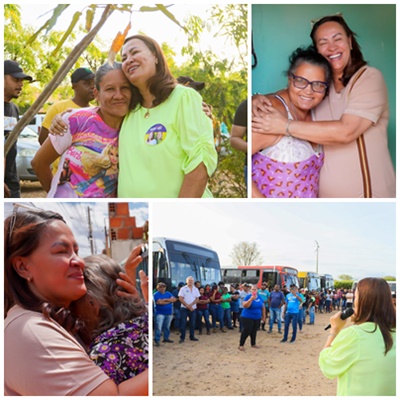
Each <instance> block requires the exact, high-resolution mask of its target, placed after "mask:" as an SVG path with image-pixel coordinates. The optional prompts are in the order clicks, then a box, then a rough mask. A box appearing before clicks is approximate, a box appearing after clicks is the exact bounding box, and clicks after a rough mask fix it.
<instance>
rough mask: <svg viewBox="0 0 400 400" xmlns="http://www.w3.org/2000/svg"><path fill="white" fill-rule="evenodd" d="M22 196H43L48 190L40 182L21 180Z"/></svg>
mask: <svg viewBox="0 0 400 400" xmlns="http://www.w3.org/2000/svg"><path fill="white" fill-rule="evenodd" d="M21 197H22V198H43V197H46V192H45V191H44V190H43V189H42V185H41V184H40V183H39V182H29V181H21Z"/></svg>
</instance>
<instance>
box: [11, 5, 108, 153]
mask: <svg viewBox="0 0 400 400" xmlns="http://www.w3.org/2000/svg"><path fill="white" fill-rule="evenodd" d="M112 12H113V9H112V8H111V4H107V6H106V8H105V9H104V12H103V14H102V16H101V18H100V21H99V22H98V23H97V25H96V26H95V27H94V28H93V29H92V30H91V31H90V32H89V33H88V34H87V35H86V36H85V37H84V38H83V39H82V40H81V41H80V42H79V43H78V44H77V45H76V46H75V47H74V49H73V50H72V51H71V53H70V55H69V56H68V57H67V58H66V59H65V61H64V63H63V65H62V66H61V67H60V69H59V70H58V71H57V72H56V74H55V75H54V77H53V79H52V80H51V81H50V83H49V84H48V86H47V87H46V89H45V90H44V91H43V92H42V93H41V94H40V95H39V97H38V98H37V99H36V101H35V102H34V103H33V104H32V105H31V107H29V109H28V111H27V112H26V113H25V114H24V116H23V117H22V118H21V119H20V120H19V121H18V123H17V125H15V127H14V129H13V130H12V132H11V133H10V135H9V136H8V138H7V140H6V142H5V144H4V157H6V156H7V154H8V152H9V151H10V149H11V147H12V146H13V144H14V143H15V142H16V141H17V139H18V135H19V134H20V133H21V131H22V129H24V128H25V126H27V125H28V123H29V121H31V120H32V118H33V117H34V116H35V115H36V114H37V113H38V112H39V110H40V108H41V107H42V106H43V104H44V103H45V102H46V100H47V99H48V98H49V97H50V96H51V94H52V93H53V92H54V90H55V89H56V88H57V86H58V85H59V84H60V83H61V82H62V81H63V79H64V78H65V76H66V75H67V74H68V72H69V71H70V70H71V68H72V66H73V65H74V64H75V63H76V61H77V60H78V58H79V57H80V55H81V54H82V53H83V52H84V50H85V49H86V48H87V47H88V46H89V44H90V43H91V42H92V41H93V39H94V38H95V37H96V35H97V33H98V32H99V30H100V29H101V28H102V27H103V25H104V24H105V22H106V21H107V19H108V17H109V16H110V15H111V13H112Z"/></svg>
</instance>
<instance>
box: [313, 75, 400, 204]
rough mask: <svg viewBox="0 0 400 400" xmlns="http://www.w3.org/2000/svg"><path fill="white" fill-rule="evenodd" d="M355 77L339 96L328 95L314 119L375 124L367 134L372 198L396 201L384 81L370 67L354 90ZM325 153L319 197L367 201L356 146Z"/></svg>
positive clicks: (331, 148)
mask: <svg viewBox="0 0 400 400" xmlns="http://www.w3.org/2000/svg"><path fill="white" fill-rule="evenodd" d="M355 76H356V74H355V75H354V76H353V77H352V79H351V80H350V82H349V84H348V85H347V86H346V87H345V88H344V89H343V90H342V91H341V92H340V93H336V91H335V89H334V87H333V86H331V87H330V90H329V95H328V96H327V98H326V99H324V101H323V102H322V103H321V104H320V105H319V106H318V107H317V109H316V110H315V119H316V120H317V121H331V120H339V119H340V118H341V117H342V115H343V114H352V115H357V116H359V117H362V118H366V119H368V120H370V121H372V122H373V125H372V126H371V127H370V128H369V129H368V130H367V131H366V132H365V133H364V140H365V149H366V154H367V160H368V166H369V172H370V176H371V180H370V182H371V189H372V197H383V198H389V197H390V198H392V197H396V180H395V174H394V168H393V164H392V161H391V158H390V154H389V150H388V139H387V126H388V119H389V106H388V96H387V89H386V85H385V81H384V79H383V76H382V74H381V73H380V72H379V71H378V70H377V69H375V68H372V67H367V69H366V70H365V72H364V73H363V74H362V75H361V76H360V77H359V79H358V80H357V82H356V83H355V84H354V86H353V85H352V80H353V79H354V78H355ZM352 86H353V87H352ZM350 89H351V90H350ZM349 91H350V93H349ZM324 150H325V164H324V166H323V167H322V170H321V175H320V186H319V197H328V198H332V197H335V198H348V197H351V198H358V197H364V185H363V175H362V170H361V167H360V158H359V152H358V148H357V142H356V141H354V142H351V143H349V144H346V145H343V144H341V145H325V146H324Z"/></svg>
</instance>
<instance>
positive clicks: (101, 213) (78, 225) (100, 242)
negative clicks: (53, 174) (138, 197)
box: [4, 201, 149, 257]
mask: <svg viewBox="0 0 400 400" xmlns="http://www.w3.org/2000/svg"><path fill="white" fill-rule="evenodd" d="M23 204H24V205H27V206H32V207H37V208H42V209H45V210H52V211H55V212H58V213H59V214H61V215H62V216H63V217H64V219H65V222H66V223H67V224H68V226H69V227H70V228H71V230H72V232H73V233H74V235H75V238H76V241H77V243H78V244H79V254H80V255H81V256H82V257H86V256H88V255H90V253H91V251H90V243H89V239H88V234H89V225H88V208H90V215H91V221H92V229H93V237H94V239H95V242H94V247H95V253H97V254H99V253H101V252H102V251H103V249H104V247H105V235H104V227H105V225H106V224H107V227H109V224H108V207H107V203H106V202H96V203H95V202H74V203H68V202H52V203H50V202H38V201H34V202H24V203H23ZM12 210H13V203H11V202H7V203H4V216H5V217H7V216H8V215H10V214H11V213H12ZM21 210H23V208H21ZM129 212H130V215H131V216H132V217H133V216H135V217H136V224H137V226H138V227H141V226H143V225H144V223H145V222H146V221H148V219H149V215H148V204H147V203H139V202H138V203H129Z"/></svg>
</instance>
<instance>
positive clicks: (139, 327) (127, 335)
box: [89, 314, 149, 385]
mask: <svg viewBox="0 0 400 400" xmlns="http://www.w3.org/2000/svg"><path fill="white" fill-rule="evenodd" d="M89 356H90V358H91V359H92V360H93V361H94V363H95V364H96V365H98V366H99V367H100V368H101V369H102V370H103V371H104V372H105V373H106V374H107V375H108V376H109V377H110V379H112V380H113V381H114V382H115V383H116V384H117V385H118V384H120V383H121V382H123V381H125V380H127V379H129V378H132V377H134V376H136V375H138V374H140V373H141V372H143V371H145V370H146V369H147V368H148V360H149V326H148V315H147V314H144V315H141V316H140V317H136V318H134V319H132V320H130V321H126V322H123V323H120V324H119V325H118V326H116V327H115V328H111V329H109V330H108V331H106V332H103V333H102V334H100V335H99V336H97V337H96V338H95V339H94V341H93V342H92V344H91V345H90V350H89Z"/></svg>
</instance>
